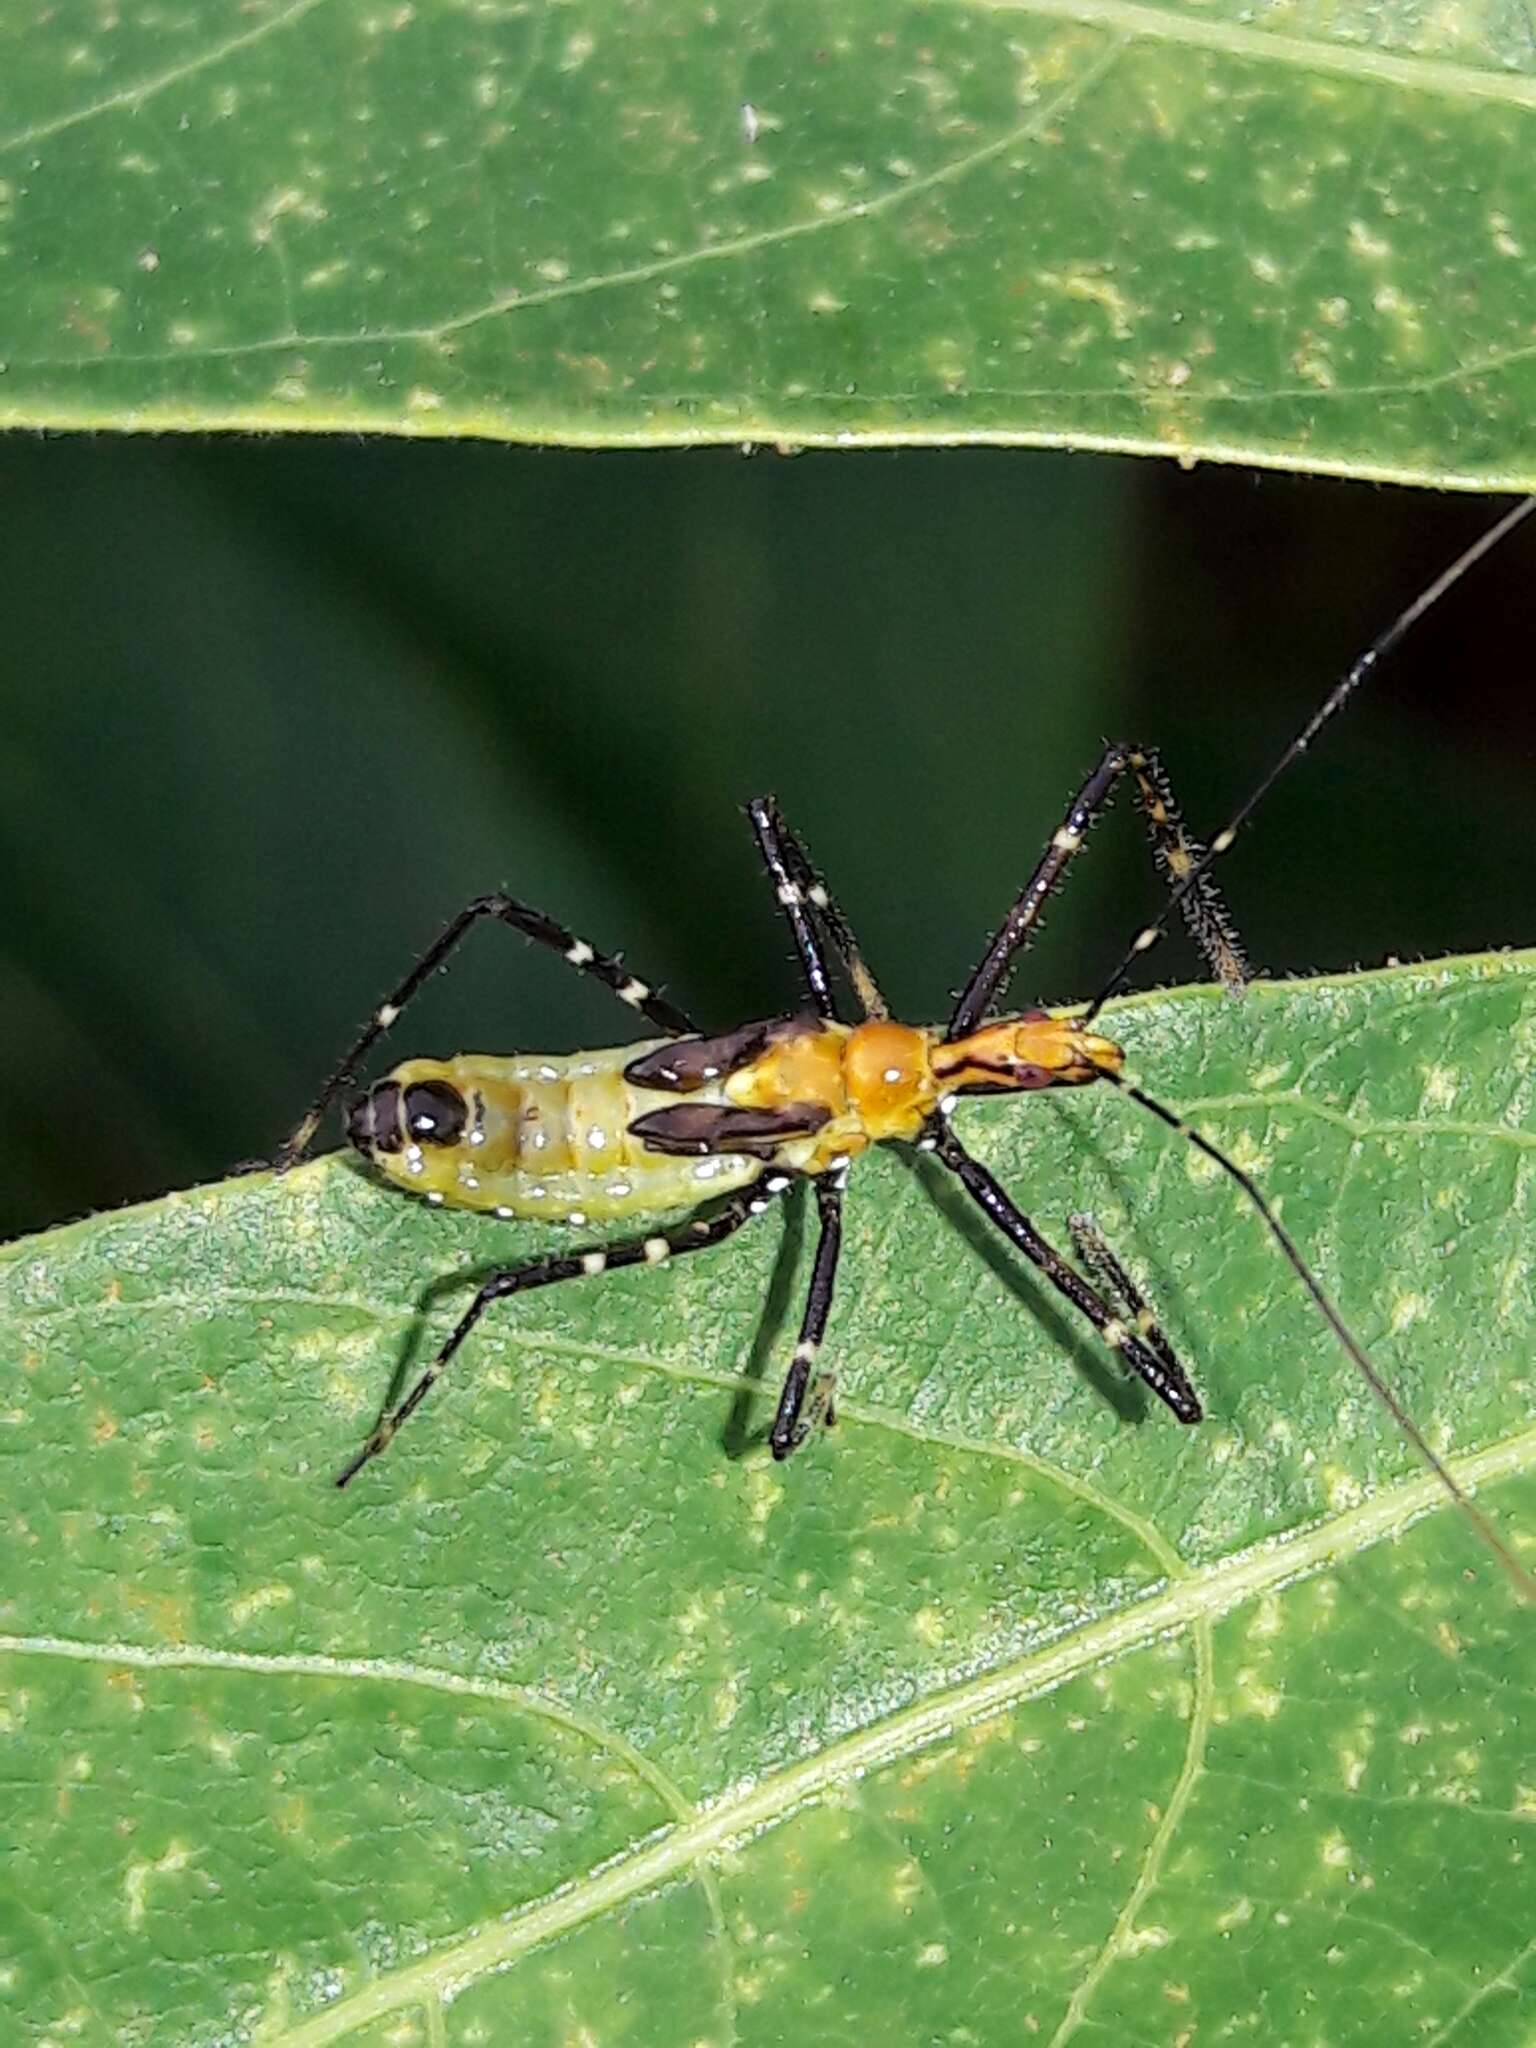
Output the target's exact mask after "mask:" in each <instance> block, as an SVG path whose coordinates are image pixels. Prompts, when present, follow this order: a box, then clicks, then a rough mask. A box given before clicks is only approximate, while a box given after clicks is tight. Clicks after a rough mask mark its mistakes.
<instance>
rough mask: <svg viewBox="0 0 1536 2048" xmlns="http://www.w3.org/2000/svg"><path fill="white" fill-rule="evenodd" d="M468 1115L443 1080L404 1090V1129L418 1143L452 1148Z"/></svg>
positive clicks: (453, 1090)
mask: <svg viewBox="0 0 1536 2048" xmlns="http://www.w3.org/2000/svg"><path fill="white" fill-rule="evenodd" d="M468 1116H469V1112H468V1110H467V1109H466V1108H465V1105H464V1098H463V1096H462V1095H461V1094H460V1093H459V1091H458V1089H457V1088H451V1087H450V1086H449V1085H448V1083H447V1082H446V1081H417V1082H415V1083H414V1084H413V1085H412V1086H411V1087H409V1088H407V1089H406V1091H405V1128H406V1130H407V1131H408V1132H409V1133H410V1135H411V1136H412V1137H413V1138H415V1139H416V1140H417V1141H418V1142H419V1143H423V1144H427V1145H456V1144H457V1143H458V1141H459V1139H460V1138H461V1137H462V1136H463V1135H464V1125H465V1123H466V1122H467V1120H468Z"/></svg>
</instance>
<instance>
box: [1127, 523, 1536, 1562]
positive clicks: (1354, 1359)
mask: <svg viewBox="0 0 1536 2048" xmlns="http://www.w3.org/2000/svg"><path fill="white" fill-rule="evenodd" d="M1522 509H1523V510H1529V502H1528V503H1527V505H1526V506H1525V507H1524V508H1522ZM1506 523H1507V522H1506ZM1099 1073H1100V1074H1101V1075H1102V1076H1103V1078H1104V1079H1105V1080H1106V1081H1110V1082H1113V1084H1114V1085H1115V1087H1116V1088H1118V1089H1119V1090H1120V1092H1121V1094H1122V1095H1128V1096H1129V1097H1130V1099H1131V1101H1132V1102H1137V1103H1140V1105H1141V1107H1142V1108H1143V1109H1147V1110H1150V1111H1151V1112H1152V1114H1153V1116H1155V1117H1158V1118H1159V1119H1160V1120H1161V1121H1162V1122H1163V1123H1165V1124H1166V1125H1167V1126H1168V1128H1169V1129H1170V1130H1171V1131H1177V1132H1178V1134H1179V1136H1180V1137H1181V1138H1184V1139H1187V1140H1188V1142H1189V1143H1190V1144H1191V1145H1193V1146H1194V1147H1195V1149H1196V1151H1197V1152H1203V1153H1204V1155H1205V1157H1206V1158H1207V1159H1209V1160H1212V1161H1213V1162H1214V1163H1215V1164H1216V1165H1217V1166H1219V1167H1220V1168H1221V1170H1222V1172H1223V1173H1224V1174H1226V1175H1227V1176H1228V1177H1229V1178H1230V1179H1231V1180H1234V1181H1235V1182H1236V1183H1237V1185H1238V1186H1239V1187H1240V1188H1241V1189H1242V1191H1243V1193H1244V1194H1245V1195H1246V1196H1247V1198H1248V1200H1249V1201H1250V1202H1251V1203H1252V1205H1253V1207H1254V1208H1255V1209H1256V1210H1257V1211H1258V1213H1259V1215H1260V1216H1261V1217H1262V1219H1263V1221H1264V1224H1265V1226H1266V1228H1267V1229H1268V1231H1269V1234H1270V1236H1271V1237H1273V1238H1274V1240H1275V1242H1276V1244H1278V1245H1279V1247H1280V1249H1281V1251H1282V1252H1284V1254H1285V1256H1286V1258H1287V1260H1288V1261H1289V1262H1290V1266H1291V1270H1292V1271H1293V1272H1294V1273H1295V1275H1296V1277H1297V1279H1298V1280H1300V1282H1301V1284H1302V1286H1303V1287H1305V1288H1306V1290H1307V1292H1308V1294H1310V1295H1311V1297H1312V1299H1313V1301H1314V1302H1315V1303H1316V1304H1317V1306H1318V1309H1319V1310H1320V1311H1321V1313H1322V1315H1323V1317H1324V1319H1325V1320H1326V1322H1327V1323H1328V1326H1329V1328H1330V1329H1331V1330H1332V1331H1333V1334H1334V1335H1335V1337H1337V1338H1338V1340H1339V1343H1340V1345H1341V1346H1342V1347H1343V1349H1344V1352H1345V1354H1346V1356H1347V1357H1348V1358H1349V1360H1350V1362H1351V1363H1352V1364H1353V1365H1354V1366H1355V1368H1356V1369H1357V1371H1358V1372H1359V1373H1360V1375H1361V1377H1362V1378H1363V1379H1364V1380H1365V1383H1366V1385H1367V1386H1368V1387H1369V1388H1370V1390H1371V1392H1372V1393H1373V1394H1374V1395H1375V1396H1376V1398H1377V1400H1378V1401H1380V1403H1381V1405H1382V1406H1383V1408H1385V1409H1386V1411H1387V1413H1388V1414H1389V1415H1390V1416H1391V1418H1392V1420H1393V1421H1394V1422H1395V1423H1396V1424H1397V1426H1398V1428H1399V1429H1400V1430H1401V1431H1402V1434H1403V1436H1404V1437H1405V1438H1406V1439H1407V1441H1408V1443H1409V1444H1410V1445H1411V1446H1412V1448H1413V1449H1414V1450H1415V1451H1417V1452H1418V1454H1419V1456H1420V1457H1421V1458H1422V1459H1423V1460H1424V1463H1425V1464H1426V1465H1427V1466H1428V1467H1429V1469H1430V1471H1431V1472H1433V1473H1434V1475H1435V1477H1436V1478H1437V1479H1438V1480H1439V1481H1440V1484H1441V1485H1442V1486H1443V1487H1444V1488H1445V1491H1446V1493H1447V1495H1448V1496H1449V1497H1450V1499H1451V1500H1452V1501H1454V1502H1455V1504H1456V1506H1457V1507H1458V1508H1460V1510H1461V1512H1462V1513H1463V1514H1464V1515H1465V1516H1466V1518H1467V1520H1468V1521H1469V1522H1470V1523H1471V1525H1472V1527H1473V1528H1474V1529H1475V1530H1476V1531H1477V1534H1478V1536H1479V1537H1480V1538H1481V1540H1482V1542H1483V1544H1484V1545H1485V1546H1486V1548H1487V1549H1488V1550H1490V1551H1491V1552H1492V1553H1493V1555H1494V1556H1495V1557H1496V1558H1497V1559H1498V1561H1499V1563H1500V1564H1501V1565H1502V1566H1503V1568H1504V1571H1505V1573H1506V1574H1507V1575H1508V1578H1509V1581H1510V1584H1511V1585H1512V1586H1513V1587H1514V1589H1515V1591H1516V1593H1518V1594H1519V1596H1520V1598H1521V1599H1522V1600H1530V1601H1536V1577H1533V1576H1532V1574H1531V1573H1530V1572H1529V1571H1528V1570H1527V1569H1526V1567H1525V1566H1524V1565H1523V1564H1522V1563H1521V1562H1520V1560H1519V1559H1518V1558H1517V1557H1516V1556H1515V1554H1514V1552H1513V1551H1512V1550H1511V1549H1510V1548H1509V1546H1508V1544H1507V1543H1506V1542H1505V1541H1504V1539H1503V1537H1502V1536H1501V1535H1500V1534H1499V1532H1498V1530H1497V1529H1495V1527H1494V1526H1493V1524H1492V1522H1490V1521H1489V1519H1488V1517H1487V1516H1486V1515H1485V1514H1484V1513H1483V1511H1482V1509H1481V1508H1479V1507H1478V1506H1477V1505H1476V1503H1475V1502H1474V1501H1473V1500H1472V1499H1471V1497H1470V1496H1469V1495H1468V1494H1467V1493H1465V1492H1464V1491H1463V1490H1462V1488H1461V1486H1460V1485H1459V1484H1458V1483H1457V1481H1456V1478H1455V1476H1454V1475H1453V1473H1452V1472H1451V1470H1450V1468H1449V1466H1448V1465H1447V1464H1446V1463H1445V1461H1444V1459H1443V1458H1441V1457H1440V1456H1439V1455H1438V1454H1437V1453H1436V1452H1435V1451H1434V1450H1432V1449H1431V1448H1430V1445H1429V1442H1428V1440H1427V1438H1426V1437H1425V1435H1424V1432H1423V1431H1422V1430H1421V1429H1420V1428H1419V1425H1418V1424H1417V1423H1416V1422H1415V1421H1414V1419H1413V1417H1412V1416H1411V1415H1410V1414H1409V1413H1408V1410H1407V1409H1406V1408H1405V1407H1404V1406H1403V1404H1402V1402H1401V1401H1400V1400H1399V1398H1398V1396H1397V1394H1396V1393H1395V1392H1394V1391H1393V1389H1392V1387H1391V1385H1390V1384H1389V1383H1388V1382H1387V1381H1386V1380H1385V1379H1384V1378H1383V1377H1382V1375H1381V1373H1380V1372H1379V1371H1378V1370H1377V1368H1376V1366H1375V1365H1373V1364H1372V1362H1371V1358H1370V1355H1369V1353H1368V1352H1367V1351H1366V1348H1365V1346H1364V1345H1363V1344H1362V1343H1361V1342H1360V1340H1359V1338H1358V1337H1357V1336H1356V1335H1355V1334H1354V1332H1353V1330H1351V1329H1350V1327H1349V1325H1348V1323H1346V1322H1345V1320H1344V1318H1343V1316H1342V1315H1340V1313H1339V1311H1338V1310H1337V1309H1336V1308H1335V1307H1334V1305H1333V1303H1332V1302H1331V1301H1330V1300H1329V1299H1328V1296H1327V1294H1326V1293H1325V1292H1324V1291H1323V1284H1322V1282H1321V1281H1320V1280H1319V1279H1318V1277H1317V1275H1316V1274H1315V1273H1314V1272H1313V1271H1312V1268H1311V1267H1310V1266H1309V1265H1308V1264H1307V1262H1306V1260H1305V1259H1304V1258H1303V1257H1302V1255H1301V1253H1300V1251H1299V1250H1298V1249H1297V1245H1296V1240H1295V1239H1294V1238H1293V1237H1292V1236H1291V1233H1290V1232H1289V1231H1288V1230H1287V1229H1286V1227H1285V1225H1284V1224H1283V1223H1282V1222H1281V1221H1280V1218H1279V1217H1278V1216H1277V1215H1276V1214H1275V1211H1274V1208H1273V1206H1272V1205H1271V1203H1270V1201H1269V1199H1268V1197H1267V1196H1266V1195H1265V1194H1264V1192H1263V1190H1262V1189H1261V1188H1260V1187H1259V1185H1258V1183H1257V1182H1256V1181H1255V1180H1254V1179H1253V1177H1252V1175H1251V1174H1248V1173H1245V1172H1244V1171H1243V1169H1242V1167H1240V1166H1239V1165H1238V1163H1237V1161H1236V1160H1235V1159H1229V1158H1228V1157H1227V1155H1226V1153H1225V1152H1223V1151H1221V1150H1220V1149H1219V1148H1218V1147H1217V1146H1215V1145H1213V1144H1212V1143H1211V1141H1210V1139H1209V1138H1207V1137H1205V1136H1204V1135H1203V1134H1202V1133H1201V1132H1199V1131H1197V1130H1196V1129H1195V1127H1194V1125H1193V1124H1187V1123H1185V1121H1184V1119H1183V1118H1182V1117H1181V1116H1179V1115H1177V1114H1176V1113H1175V1112H1174V1111H1173V1110H1171V1109H1169V1108H1167V1107H1166V1106H1165V1105H1164V1104H1163V1103H1161V1102H1159V1101H1157V1100H1156V1099H1155V1097H1153V1096H1151V1095H1148V1093H1147V1092H1146V1090H1145V1089H1144V1088H1138V1087H1137V1086H1136V1084H1135V1082H1134V1081H1127V1080H1126V1079H1125V1077H1124V1076H1123V1075H1121V1074H1116V1073H1114V1072H1112V1071H1111V1070H1110V1069H1109V1068H1108V1067H1100V1068H1099Z"/></svg>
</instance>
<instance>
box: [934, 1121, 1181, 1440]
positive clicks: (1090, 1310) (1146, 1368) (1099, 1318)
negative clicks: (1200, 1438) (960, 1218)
mask: <svg viewBox="0 0 1536 2048" xmlns="http://www.w3.org/2000/svg"><path fill="white" fill-rule="evenodd" d="M931 1129H932V1135H933V1137H934V1140H935V1142H934V1148H933V1149H934V1153H935V1155H936V1157H937V1158H939V1159H940V1160H942V1161H943V1163H944V1165H946V1166H947V1167H948V1168H949V1170H950V1172H951V1173H953V1174H955V1175H956V1176H957V1178H958V1179H959V1181H960V1184H961V1186H962V1187H963V1188H964V1189H965V1191H966V1193H967V1194H968V1195H969V1196H970V1198H971V1200H972V1201H973V1202H975V1204H976V1205H977V1207H978V1208H979V1209H980V1210H981V1211H982V1213H983V1214H984V1215H985V1216H986V1217H987V1219H988V1220H989V1221H990V1222H992V1223H994V1224H996V1226H997V1228H998V1229H999V1230H1000V1231H1001V1232H1002V1233H1003V1235H1004V1237H1006V1238H1007V1239H1008V1240H1009V1241H1010V1242H1011V1243H1012V1244H1015V1245H1017V1246H1018V1248H1019V1250H1020V1251H1021V1252H1023V1254H1024V1256H1025V1257H1026V1258H1027V1259H1028V1260H1030V1261H1031V1263H1032V1264H1033V1265H1035V1266H1037V1267H1038V1268H1039V1269H1040V1271H1041V1272H1042V1273H1043V1274H1044V1275H1045V1277H1046V1279H1047V1280H1049V1281H1050V1283H1051V1285H1052V1286H1053V1287H1054V1288H1055V1289H1056V1290H1057V1292H1058V1293H1060V1294H1062V1295H1064V1296H1065V1297H1066V1299H1067V1300H1068V1301H1069V1302H1070V1303H1071V1304H1072V1306H1073V1307H1074V1308H1075V1309H1076V1310H1077V1311H1078V1313H1079V1314H1080V1315H1084V1316H1086V1317H1087V1318H1088V1320H1089V1322H1090V1323H1092V1325H1093V1327H1094V1328H1095V1329H1096V1330H1097V1331H1098V1333H1099V1335H1100V1336H1101V1337H1102V1338H1103V1339H1104V1341H1105V1343H1106V1344H1108V1345H1109V1347H1110V1348H1111V1350H1113V1351H1116V1352H1118V1353H1119V1355H1120V1356H1121V1358H1123V1359H1124V1360H1125V1363H1126V1364H1127V1365H1128V1366H1129V1367H1130V1369H1131V1371H1132V1372H1134V1373H1135V1374H1136V1376H1137V1378H1138V1379H1140V1380H1142V1381H1144V1382H1145V1384H1146V1385H1147V1386H1148V1387H1150V1388H1151V1390H1152V1392H1153V1393H1154V1394H1156V1396H1157V1398H1158V1399H1159V1400H1160V1401H1162V1402H1164V1403H1166V1405H1167V1406H1168V1407H1169V1408H1171V1409H1172V1410H1173V1412H1174V1414H1175V1415H1176V1416H1177V1417H1178V1418H1179V1420H1180V1422H1198V1421H1199V1420H1200V1415H1201V1409H1200V1397H1199V1395H1198V1394H1197V1393H1196V1392H1195V1390H1194V1388H1193V1387H1192V1386H1191V1385H1190V1383H1189V1380H1188V1378H1187V1377H1186V1375H1185V1373H1184V1369H1183V1367H1182V1366H1181V1365H1180V1364H1179V1361H1178V1360H1177V1359H1176V1358H1175V1357H1174V1355H1173V1353H1172V1351H1171V1350H1170V1349H1169V1348H1168V1345H1167V1343H1166V1340H1165V1341H1164V1342H1163V1343H1162V1344H1160V1345H1159V1347H1158V1348H1157V1349H1156V1350H1153V1349H1152V1348H1151V1347H1150V1345H1149V1344H1148V1343H1147V1342H1146V1341H1145V1339H1144V1337H1143V1335H1142V1333H1141V1332H1140V1331H1138V1330H1135V1329H1132V1328H1131V1327H1130V1326H1129V1325H1128V1324H1127V1323H1126V1322H1125V1321H1124V1319H1123V1318H1122V1317H1120V1316H1117V1315H1116V1314H1115V1313H1114V1311H1113V1310H1112V1309H1111V1308H1110V1306H1109V1304H1108V1302H1106V1301H1105V1300H1104V1298H1103V1296H1102V1295H1101V1294H1100V1293H1099V1292H1098V1290H1097V1289H1096V1288H1095V1287H1092V1286H1090V1284H1089V1283H1088V1281H1086V1280H1085V1279H1084V1278H1083V1276H1082V1274H1081V1273H1079V1272H1078V1271H1077V1269H1076V1268H1075V1267H1073V1266H1069V1265H1068V1263H1067V1261H1066V1260H1065V1259H1064V1258H1063V1257H1062V1256H1061V1254H1060V1253H1059V1252H1057V1251H1054V1250H1053V1249H1052V1248H1051V1246H1050V1245H1048V1244H1047V1243H1046V1241H1045V1239H1044V1238H1043V1237H1042V1236H1041V1235H1040V1233H1039V1231H1038V1230H1036V1228H1035V1226H1034V1224H1033V1223H1031V1222H1030V1220H1029V1218H1028V1217H1027V1216H1026V1215H1025V1214H1024V1212H1023V1210H1022V1209H1020V1208H1019V1207H1018V1205H1017V1204H1016V1203H1015V1202H1014V1201H1013V1199H1012V1197H1011V1196H1009V1195H1008V1194H1006V1193H1005V1192H1004V1190H1003V1189H1002V1188H1001V1187H1000V1186H999V1185H998V1183H997V1181H996V1180H994V1179H993V1177H992V1175H991V1174H990V1173H988V1171H987V1169H986V1168H985V1167H984V1166H983V1165H982V1164H981V1162H980V1160H978V1159H973V1158H972V1157H971V1155H970V1153H969V1152H967V1151H966V1149H965V1147H964V1146H963V1145H962V1144H961V1143H960V1140H959V1139H958V1138H957V1137H956V1136H955V1134H954V1132H953V1131H951V1130H949V1129H948V1128H946V1127H944V1126H943V1125H940V1124H937V1123H936V1124H935V1125H934V1126H932V1127H931ZM1100 1242H1101V1243H1102V1240H1100ZM1121 1277H1122V1278H1124V1277H1125V1276H1124V1275H1123V1273H1122V1275H1121ZM1137 1299H1138V1300H1139V1299H1140V1297H1139V1296H1138V1297H1137ZM1159 1334H1160V1333H1159Z"/></svg>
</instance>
